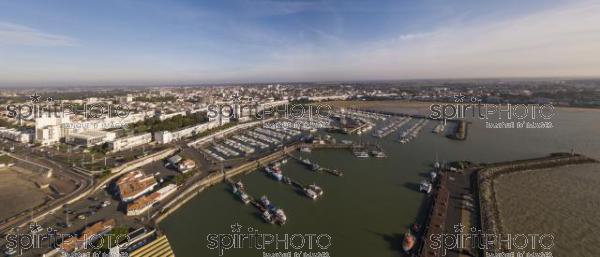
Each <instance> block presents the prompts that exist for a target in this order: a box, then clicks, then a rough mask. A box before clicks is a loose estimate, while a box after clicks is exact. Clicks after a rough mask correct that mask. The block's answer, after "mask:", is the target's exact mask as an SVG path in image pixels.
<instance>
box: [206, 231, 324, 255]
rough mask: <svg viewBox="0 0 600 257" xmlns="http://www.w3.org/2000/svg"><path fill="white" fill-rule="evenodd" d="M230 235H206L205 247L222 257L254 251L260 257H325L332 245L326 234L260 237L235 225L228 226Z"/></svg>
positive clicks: (256, 233) (268, 235)
mask: <svg viewBox="0 0 600 257" xmlns="http://www.w3.org/2000/svg"><path fill="white" fill-rule="evenodd" d="M230 228H231V233H224V234H208V235H207V236H206V241H207V245H206V247H207V248H208V249H210V250H215V251H216V252H217V254H218V256H223V255H225V254H226V253H227V251H228V250H232V249H254V250H257V251H260V252H262V253H261V254H260V256H290V257H294V256H301V257H329V256H330V255H329V252H328V251H327V250H328V249H329V248H330V247H331V245H332V243H333V242H332V238H331V236H330V235H329V234H317V233H314V234H312V233H306V234H299V233H296V234H287V233H285V234H272V233H261V232H260V231H259V230H258V229H256V228H253V227H250V226H248V227H246V228H244V226H242V225H240V224H239V223H235V224H232V225H231V226H230Z"/></svg>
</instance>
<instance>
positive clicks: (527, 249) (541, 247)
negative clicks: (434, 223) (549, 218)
mask: <svg viewBox="0 0 600 257" xmlns="http://www.w3.org/2000/svg"><path fill="white" fill-rule="evenodd" d="M454 232H455V233H454V234H430V235H429V237H428V238H427V240H426V244H427V245H426V246H427V247H429V248H431V249H434V250H441V254H442V256H446V255H447V254H448V251H454V252H458V251H460V250H461V249H472V250H480V251H482V252H483V253H484V256H489V257H500V256H512V257H551V256H552V252H551V249H552V248H553V247H554V235H552V234H510V233H506V234H486V233H484V232H482V231H481V230H478V229H477V228H475V227H471V228H470V230H466V229H465V226H464V225H462V224H457V225H454Z"/></svg>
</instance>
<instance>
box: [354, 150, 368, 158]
mask: <svg viewBox="0 0 600 257" xmlns="http://www.w3.org/2000/svg"><path fill="white" fill-rule="evenodd" d="M354 156H356V157H358V158H368V157H369V153H367V152H366V151H364V150H359V149H355V150H354Z"/></svg>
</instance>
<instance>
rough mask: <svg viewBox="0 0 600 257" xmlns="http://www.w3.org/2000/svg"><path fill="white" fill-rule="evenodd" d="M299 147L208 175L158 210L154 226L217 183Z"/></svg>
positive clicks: (276, 158)
mask: <svg viewBox="0 0 600 257" xmlns="http://www.w3.org/2000/svg"><path fill="white" fill-rule="evenodd" d="M300 145H302V144H293V145H291V146H288V147H285V148H283V149H282V150H279V151H277V152H274V153H272V154H270V155H267V156H265V157H263V158H260V159H258V160H256V161H253V162H248V163H245V164H242V165H240V166H237V167H234V168H232V169H230V170H227V171H223V172H222V173H221V172H215V173H211V174H209V175H208V176H206V177H205V178H203V179H202V180H200V181H199V182H198V183H196V184H194V185H192V186H190V187H189V188H187V189H185V190H184V191H183V192H182V193H180V194H179V195H178V196H177V197H176V198H174V199H173V200H172V201H170V202H168V203H166V204H165V205H164V206H163V207H162V209H161V210H160V212H159V214H158V215H157V216H156V218H155V219H154V222H155V223H156V224H158V223H160V222H161V221H163V220H164V219H165V218H167V217H168V216H169V215H171V214H172V213H174V212H175V211H176V210H177V209H179V208H180V207H181V206H183V205H184V204H185V203H187V202H188V201H189V200H191V199H193V198H194V197H195V196H196V195H198V194H199V193H200V192H202V191H204V190H205V189H207V188H209V187H211V186H213V185H216V184H218V183H221V182H223V181H225V180H226V179H228V178H231V177H235V176H238V175H241V174H247V173H249V172H252V171H254V170H256V169H258V168H260V167H263V166H265V165H267V164H269V163H271V162H274V161H277V160H280V159H282V158H285V157H286V156H287V154H288V153H289V152H291V151H295V150H297V149H298V148H299V147H300Z"/></svg>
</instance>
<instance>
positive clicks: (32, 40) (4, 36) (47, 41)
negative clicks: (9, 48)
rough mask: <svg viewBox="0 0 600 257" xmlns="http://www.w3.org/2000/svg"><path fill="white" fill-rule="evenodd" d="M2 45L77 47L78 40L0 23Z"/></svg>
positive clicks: (0, 41) (0, 42)
mask: <svg viewBox="0 0 600 257" xmlns="http://www.w3.org/2000/svg"><path fill="white" fill-rule="evenodd" d="M0 44H5V45H35V46H73V45H76V40H75V39H73V38H70V37H66V36H62V35H54V34H48V33H43V32H41V31H38V30H36V29H33V28H30V27H27V26H23V25H18V24H13V23H7V22H0Z"/></svg>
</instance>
